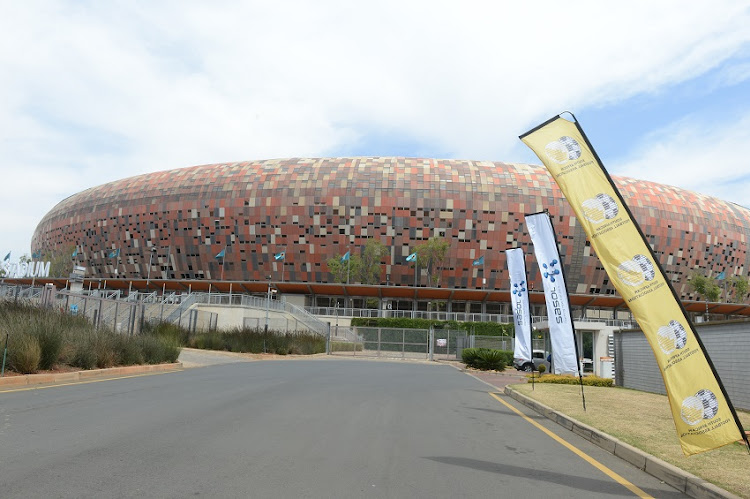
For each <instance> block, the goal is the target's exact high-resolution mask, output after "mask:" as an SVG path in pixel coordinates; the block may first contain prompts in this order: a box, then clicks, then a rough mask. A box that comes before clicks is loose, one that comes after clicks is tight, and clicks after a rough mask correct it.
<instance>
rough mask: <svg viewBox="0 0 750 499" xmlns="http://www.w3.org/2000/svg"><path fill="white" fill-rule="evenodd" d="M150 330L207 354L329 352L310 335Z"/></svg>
mask: <svg viewBox="0 0 750 499" xmlns="http://www.w3.org/2000/svg"><path fill="white" fill-rule="evenodd" d="M149 330H150V331H153V334H154V335H156V336H158V337H163V338H170V339H171V340H172V341H175V342H177V343H179V344H180V345H182V346H186V347H190V348H200V349H204V350H222V351H227V352H241V353H272V354H277V355H312V354H316V353H324V352H325V351H326V340H325V338H324V337H322V336H320V335H315V334H311V333H307V332H294V333H289V332H281V331H268V332H267V333H266V332H264V331H262V330H258V329H252V328H232V329H229V330H226V331H209V332H201V333H193V334H191V333H190V332H189V331H187V330H184V329H181V328H179V327H177V326H174V325H170V324H155V325H151V326H149Z"/></svg>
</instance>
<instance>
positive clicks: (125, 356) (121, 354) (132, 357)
mask: <svg viewBox="0 0 750 499" xmlns="http://www.w3.org/2000/svg"><path fill="white" fill-rule="evenodd" d="M117 352H118V357H117V364H118V365H121V366H134V365H138V364H143V363H144V359H143V351H142V350H141V347H140V345H139V344H138V342H137V341H136V339H135V338H133V337H130V336H121V337H120V338H119V345H118V348H117Z"/></svg>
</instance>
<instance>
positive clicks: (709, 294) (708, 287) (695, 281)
mask: <svg viewBox="0 0 750 499" xmlns="http://www.w3.org/2000/svg"><path fill="white" fill-rule="evenodd" d="M688 285H689V286H690V287H691V288H692V290H693V291H694V292H696V293H698V294H699V295H700V296H702V297H703V298H704V299H705V300H706V301H707V302H709V301H710V302H716V301H719V297H720V296H721V288H720V287H719V285H718V284H716V281H715V280H714V279H712V278H710V277H706V276H704V275H703V274H701V273H699V272H697V271H696V272H693V273H692V274H691V276H690V280H688Z"/></svg>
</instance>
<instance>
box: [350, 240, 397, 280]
mask: <svg viewBox="0 0 750 499" xmlns="http://www.w3.org/2000/svg"><path fill="white" fill-rule="evenodd" d="M386 256H388V248H386V247H385V245H384V244H383V243H381V242H380V241H376V240H375V239H370V240H369V241H367V244H366V245H365V249H364V251H363V252H362V257H361V258H360V257H357V259H358V260H359V262H358V264H357V276H358V278H359V282H361V283H362V284H380V275H381V273H382V261H383V258H385V257H386ZM352 263H354V262H352Z"/></svg>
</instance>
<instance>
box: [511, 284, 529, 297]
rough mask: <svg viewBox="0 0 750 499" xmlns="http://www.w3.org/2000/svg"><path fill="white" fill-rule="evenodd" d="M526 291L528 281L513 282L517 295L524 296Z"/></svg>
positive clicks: (514, 291)
mask: <svg viewBox="0 0 750 499" xmlns="http://www.w3.org/2000/svg"><path fill="white" fill-rule="evenodd" d="M525 292H526V281H521V284H517V283H514V284H513V294H514V295H517V296H519V297H520V296H523V295H522V293H525Z"/></svg>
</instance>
